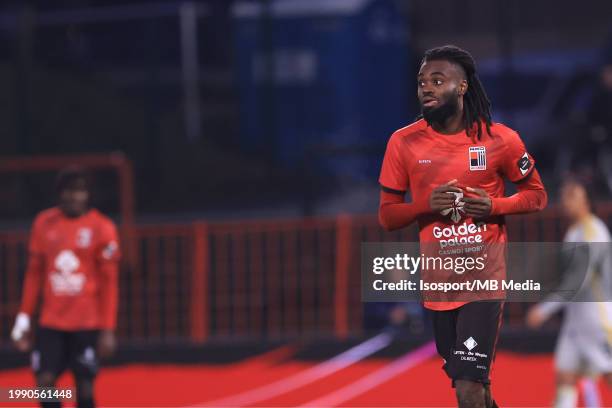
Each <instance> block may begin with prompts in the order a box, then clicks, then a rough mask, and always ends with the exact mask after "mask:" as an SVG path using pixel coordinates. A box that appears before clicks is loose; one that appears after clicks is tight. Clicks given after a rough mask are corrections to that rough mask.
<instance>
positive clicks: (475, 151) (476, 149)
mask: <svg viewBox="0 0 612 408" xmlns="http://www.w3.org/2000/svg"><path fill="white" fill-rule="evenodd" d="M469 160H470V170H471V171H475V170H486V169H487V152H486V150H485V147H484V146H470V151H469Z"/></svg>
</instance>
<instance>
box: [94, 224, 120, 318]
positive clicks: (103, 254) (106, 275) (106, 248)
mask: <svg viewBox="0 0 612 408" xmlns="http://www.w3.org/2000/svg"><path fill="white" fill-rule="evenodd" d="M104 221H105V222H103V223H102V225H101V231H100V240H99V242H98V247H97V250H98V253H97V261H98V273H99V277H100V296H99V300H100V323H101V326H102V328H103V329H105V330H114V329H115V328H116V326H117V310H118V303H119V277H118V275H119V259H120V257H121V255H120V251H119V238H118V235H117V228H116V227H115V224H113V223H112V222H111V221H110V220H104Z"/></svg>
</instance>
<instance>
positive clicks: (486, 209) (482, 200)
mask: <svg viewBox="0 0 612 408" xmlns="http://www.w3.org/2000/svg"><path fill="white" fill-rule="evenodd" d="M466 190H467V191H468V192H469V193H474V194H476V197H465V196H464V197H463V198H462V199H461V201H463V202H464V205H463V210H464V211H465V213H466V214H467V215H468V216H470V217H472V218H487V217H488V216H489V215H491V207H492V204H491V197H489V194H487V192H486V191H484V190H483V189H482V188H472V187H466Z"/></svg>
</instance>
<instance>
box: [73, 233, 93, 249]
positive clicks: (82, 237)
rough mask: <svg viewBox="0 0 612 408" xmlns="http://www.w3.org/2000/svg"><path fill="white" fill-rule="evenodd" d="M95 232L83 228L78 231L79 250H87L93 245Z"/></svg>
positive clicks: (77, 242)
mask: <svg viewBox="0 0 612 408" xmlns="http://www.w3.org/2000/svg"><path fill="white" fill-rule="evenodd" d="M92 235H93V232H92V231H91V228H81V229H79V230H78V231H77V239H76V244H77V246H78V247H79V248H87V247H89V246H90V245H91V237H92Z"/></svg>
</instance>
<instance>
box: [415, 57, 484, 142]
mask: <svg viewBox="0 0 612 408" xmlns="http://www.w3.org/2000/svg"><path fill="white" fill-rule="evenodd" d="M434 60H445V61H449V62H451V63H453V64H457V65H459V66H460V67H461V68H462V69H463V72H465V78H466V80H467V83H468V89H467V93H466V94H465V95H464V96H463V124H464V127H465V131H466V134H467V133H468V130H470V129H472V127H473V126H474V122H476V124H477V127H478V140H480V139H481V136H482V125H481V122H484V123H485V126H486V128H487V133H488V134H489V135H491V101H490V100H489V97H488V96H487V93H486V92H485V90H484V87H483V86H482V83H481V82H480V79H479V78H478V75H477V74H476V63H475V62H474V58H472V56H471V55H470V53H469V52H467V51H465V50H463V49H461V48H459V47H457V46H454V45H444V46H442V47H437V48H432V49H430V50H427V51H426V52H425V55H424V56H423V60H422V61H421V64H423V62H425V61H434Z"/></svg>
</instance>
